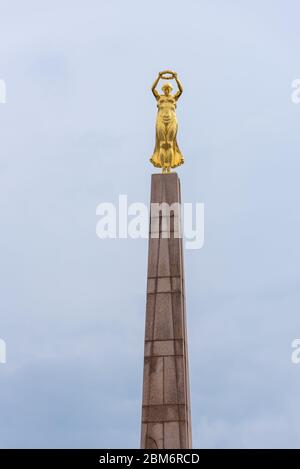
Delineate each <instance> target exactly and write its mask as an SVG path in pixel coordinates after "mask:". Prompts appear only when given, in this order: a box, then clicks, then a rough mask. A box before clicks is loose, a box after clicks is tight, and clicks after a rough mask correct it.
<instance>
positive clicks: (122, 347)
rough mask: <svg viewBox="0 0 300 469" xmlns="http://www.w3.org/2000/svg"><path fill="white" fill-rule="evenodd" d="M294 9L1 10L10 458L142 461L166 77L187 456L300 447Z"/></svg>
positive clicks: (79, 6) (0, 159)
mask: <svg viewBox="0 0 300 469" xmlns="http://www.w3.org/2000/svg"><path fill="white" fill-rule="evenodd" d="M299 16H300V5H299V2H298V1H297V0H289V1H284V0H281V1H279V0H272V1H271V0H265V1H264V2H262V1H261V0H251V1H250V0H248V1H244V2H241V1H237V0H236V1H231V0H226V1H224V0H215V1H213V0H205V1H204V0H201V1H199V0H197V1H196V0H187V1H185V2H182V1H178V0H173V1H172V2H168V1H157V0H152V1H151V2H141V1H138V0H136V1H133V0H127V1H122V0H110V1H104V0H100V1H99V0H85V1H74V0H72V1H67V0H60V1H58V0H51V1H49V0H46V1H43V2H40V1H38V0H36V1H33V0H27V1H26V2H19V1H16V0H10V1H4V0H2V1H0V79H4V80H5V82H6V87H7V102H6V104H0V145H1V147H0V150H1V151H0V220H1V231H0V259H1V263H0V338H2V339H4V340H5V341H6V345H7V363H6V364H5V365H2V364H0V416H1V418H0V445H1V447H3V448H8V447H9V448H14V447H22V448H32V447H36V448H37V447H44V448H45V447H70V448H73V447H84V448H89V447H100V448H101V447H138V446H139V440H140V416H141V415H140V414H141V413H140V408H141V391H142V371H143V369H142V365H143V339H144V337H143V335H144V321H145V286H146V269H147V241H146V240H130V239H127V240H126V239H122V240H100V239H98V238H97V237H96V232H95V228H96V222H97V218H96V215H95V212H96V206H97V205H98V204H99V203H100V202H117V200H118V195H119V194H127V195H128V201H129V203H130V202H136V201H138V202H145V203H148V201H149V196H150V177H151V173H153V172H156V171H157V170H155V168H153V167H151V166H150V164H149V162H148V160H149V157H150V156H151V154H152V151H153V148H154V125H155V114H156V106H155V101H154V98H153V96H152V94H151V91H150V88H151V84H152V82H153V80H154V78H155V77H156V75H157V72H158V71H160V70H163V69H165V68H171V69H174V70H176V71H177V72H178V75H179V77H180V78H181V80H182V82H183V85H184V94H183V96H182V98H181V100H180V101H179V104H178V119H179V125H180V129H179V135H178V143H179V145H180V148H181V150H182V152H183V153H184V155H185V159H186V163H185V165H184V166H183V167H180V168H179V170H178V173H179V174H180V178H181V183H182V196H183V200H184V201H185V202H203V203H204V204H205V244H204V247H203V248H202V249H200V250H196V251H195V250H193V251H192V250H186V252H185V267H186V290H187V313H188V330H189V349H190V378H191V398H192V423H193V443H194V447H196V448H199V447H203V448H228V447H240V448H249V447H298V448H299V447H300V427H299V420H300V400H299V395H300V394H299V392H300V364H299V365H295V364H292V362H291V353H292V348H291V342H292V341H293V340H294V339H295V338H297V337H300V290H299V280H300V278H299V277H300V247H299V239H300V220H299V213H300V188H299V173H300V158H299V153H300V152H299V148H300V132H299V121H300V104H299V105H296V104H293V103H292V101H291V92H292V88H291V84H292V81H293V80H294V79H296V78H300V49H299V44H300V37H299V36H300V29H299Z"/></svg>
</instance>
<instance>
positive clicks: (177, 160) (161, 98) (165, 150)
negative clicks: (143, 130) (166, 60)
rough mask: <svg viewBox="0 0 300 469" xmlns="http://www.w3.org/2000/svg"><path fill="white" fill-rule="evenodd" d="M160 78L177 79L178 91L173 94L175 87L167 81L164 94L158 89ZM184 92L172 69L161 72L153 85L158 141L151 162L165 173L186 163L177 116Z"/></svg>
mask: <svg viewBox="0 0 300 469" xmlns="http://www.w3.org/2000/svg"><path fill="white" fill-rule="evenodd" d="M160 79H163V80H173V79H174V80H175V81H176V83H177V86H178V91H177V93H175V94H173V95H172V94H171V91H172V89H173V87H172V85H171V83H169V81H168V82H166V83H164V84H163V86H162V88H161V89H162V91H163V94H159V93H158V91H157V90H156V87H157V85H158V82H159V80H160ZM182 92H183V88H182V84H181V83H180V81H179V80H178V78H177V73H175V72H172V71H170V70H165V71H164V72H159V74H158V77H157V79H156V80H155V82H154V83H153V85H152V93H153V94H154V96H155V99H156V101H157V107H158V111H157V118H156V141H155V149H154V153H153V155H152V156H151V158H150V161H151V163H152V164H153V165H154V166H156V167H157V168H162V171H163V173H169V172H170V171H171V168H175V167H176V166H179V165H181V164H183V163H184V158H183V155H182V153H181V151H180V150H179V147H178V145H177V140H176V136H177V129H178V123H177V118H176V102H177V101H178V99H179V97H180V96H181V94H182Z"/></svg>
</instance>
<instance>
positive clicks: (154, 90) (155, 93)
mask: <svg viewBox="0 0 300 469" xmlns="http://www.w3.org/2000/svg"><path fill="white" fill-rule="evenodd" d="M160 79H161V74H160V73H159V74H158V77H157V78H156V80H155V82H154V83H153V85H152V93H153V94H154V97H155V99H156V100H157V99H158V98H159V93H158V91H157V89H156V87H157V85H158V82H159V80H160Z"/></svg>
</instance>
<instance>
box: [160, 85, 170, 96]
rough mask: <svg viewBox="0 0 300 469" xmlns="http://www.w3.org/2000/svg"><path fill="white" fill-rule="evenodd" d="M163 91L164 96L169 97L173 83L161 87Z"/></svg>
mask: <svg viewBox="0 0 300 469" xmlns="http://www.w3.org/2000/svg"><path fill="white" fill-rule="evenodd" d="M161 89H162V90H163V92H164V94H165V95H166V96H168V95H169V94H170V93H171V91H172V89H173V86H172V85H171V83H169V82H167V83H165V84H164V85H163V86H162V87H161Z"/></svg>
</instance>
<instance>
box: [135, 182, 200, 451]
mask: <svg viewBox="0 0 300 469" xmlns="http://www.w3.org/2000/svg"><path fill="white" fill-rule="evenodd" d="M180 202H181V196H180V180H179V177H178V175H177V174H176V173H170V174H153V175H152V181H151V204H162V203H167V204H169V205H171V204H174V203H175V204H176V203H180ZM151 207H153V205H151ZM180 216H181V214H180V211H179V213H177V214H176V213H174V212H173V211H171V212H169V213H167V214H166V213H162V212H160V213H159V215H158V214H157V212H156V213H154V212H153V210H151V217H150V235H149V254H148V282H147V283H148V285H147V308H146V327H145V349H144V383H143V406H142V432H141V447H142V448H147V449H148V448H149V449H150V448H152V449H155V448H158V449H163V448H170V449H177V448H179V449H180V448H186V449H188V448H191V445H192V438H191V414H190V391H189V372H188V344H187V330H186V315H185V292H184V266H183V248H182V239H181V238H180V237H179V235H180ZM168 227H170V234H169V233H168Z"/></svg>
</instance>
